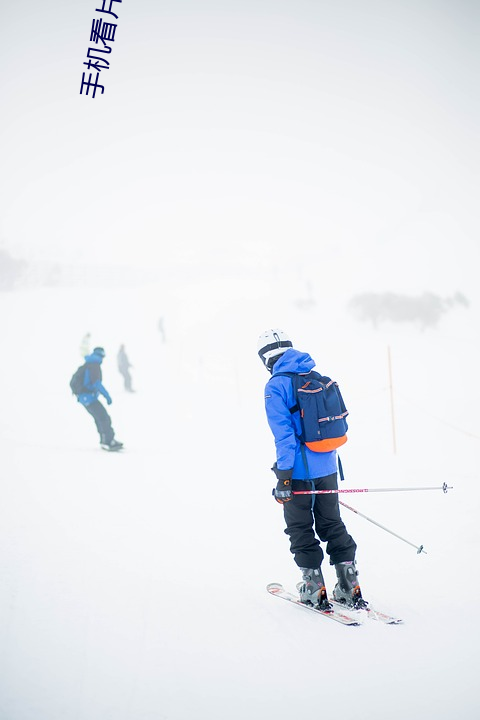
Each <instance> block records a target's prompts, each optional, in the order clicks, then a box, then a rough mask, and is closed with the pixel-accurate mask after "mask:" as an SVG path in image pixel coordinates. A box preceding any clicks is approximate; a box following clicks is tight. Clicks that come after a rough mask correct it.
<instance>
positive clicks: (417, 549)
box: [338, 500, 427, 555]
mask: <svg viewBox="0 0 480 720" xmlns="http://www.w3.org/2000/svg"><path fill="white" fill-rule="evenodd" d="M338 502H339V504H340V505H343V507H346V508H348V510H351V511H352V512H354V513H355V514H356V515H360V517H363V518H365V520H368V522H371V523H373V524H374V525H376V526H377V527H379V528H382V530H385V531H386V532H388V533H390V535H394V536H395V537H396V538H398V539H399V540H403V542H406V543H407V545H411V546H412V547H414V548H415V549H416V551H417V555H420V553H422V552H423V553H425V555H426V554H427V553H426V552H425V550H424V549H423V545H415V543H412V542H410V541H409V540H405V538H403V537H401V536H400V535H397V533H394V532H392V530H389V529H388V528H386V527H384V526H383V525H380V523H378V522H376V521H375V520H372V518H369V517H367V516H366V515H364V514H363V513H361V512H359V511H358V510H355V508H353V507H351V506H350V505H347V504H346V503H344V502H342V501H341V500H339V501H338Z"/></svg>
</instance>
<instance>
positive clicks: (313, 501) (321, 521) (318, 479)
mask: <svg viewBox="0 0 480 720" xmlns="http://www.w3.org/2000/svg"><path fill="white" fill-rule="evenodd" d="M257 349H258V354H259V356H260V358H261V360H262V362H263V363H264V365H265V367H266V368H267V370H268V371H269V372H270V373H272V377H271V379H270V380H269V381H268V383H267V385H266V387H265V409H266V413H267V420H268V423H269V425H270V429H271V431H272V433H273V436H274V438H275V446H276V455H277V460H276V462H275V463H274V465H273V468H272V470H273V471H274V473H275V475H276V478H277V486H276V488H275V489H274V490H273V495H274V497H275V500H276V501H277V502H279V503H281V504H282V505H283V510H284V517H285V523H286V526H287V527H286V530H285V533H286V534H287V535H288V536H289V537H290V551H291V553H292V554H293V556H294V559H295V562H296V564H297V565H298V567H299V568H300V570H301V571H302V577H303V583H300V584H299V585H298V586H297V587H298V589H299V592H300V600H301V601H302V602H305V603H310V604H313V605H316V606H318V607H320V608H322V609H326V610H328V609H329V607H330V606H329V602H328V597H327V592H326V589H325V582H324V579H323V575H322V570H321V564H322V560H323V557H324V553H323V550H322V548H321V546H320V542H319V539H320V540H321V541H322V542H326V543H327V546H326V551H327V553H328V555H329V556H330V564H331V565H335V570H336V574H337V580H338V582H337V584H336V585H335V588H334V590H333V597H334V598H335V600H337V601H339V602H342V603H345V605H347V606H348V607H357V608H359V607H365V606H366V603H365V601H364V600H363V598H362V593H361V590H360V586H359V584H358V580H357V575H358V572H357V569H356V564H355V551H356V547H357V546H356V544H355V542H354V540H353V538H352V537H351V536H350V535H349V534H348V532H347V529H346V527H345V525H344V523H343V521H342V519H341V517H340V508H339V504H338V495H337V494H325V495H293V494H292V491H301V490H336V489H337V488H338V486H337V457H336V450H329V449H328V447H329V446H328V445H327V450H326V451H325V450H323V449H322V450H321V451H319V450H318V448H319V444H318V442H317V443H315V442H313V443H310V442H309V443H308V445H310V446H312V447H315V448H316V449H315V450H312V449H310V448H309V447H307V445H306V444H305V443H304V442H301V441H300V435H301V434H302V424H301V421H300V412H299V407H298V402H300V400H299V399H298V398H297V396H296V393H295V390H294V381H295V380H296V377H297V375H301V376H302V390H303V389H304V388H306V387H307V386H308V384H309V381H308V374H309V373H310V371H311V370H312V369H313V368H314V367H315V363H314V361H313V360H312V358H311V357H310V355H308V354H307V353H304V352H300V351H298V350H294V349H293V346H292V342H291V340H290V339H289V338H288V337H287V335H286V334H285V333H284V332H283V331H282V330H279V329H276V330H266V331H265V332H264V333H263V334H262V335H261V336H260V337H259V339H258V347H257ZM281 373H292V374H293V376H292V375H290V376H285V375H282V374H281ZM310 397H312V396H310ZM317 417H318V415H315V418H317ZM315 422H317V423H318V420H316V421H315ZM317 427H318V426H317ZM345 441H346V436H345V437H344V439H342V442H345ZM322 448H325V445H323V446H322ZM317 536H318V537H317Z"/></svg>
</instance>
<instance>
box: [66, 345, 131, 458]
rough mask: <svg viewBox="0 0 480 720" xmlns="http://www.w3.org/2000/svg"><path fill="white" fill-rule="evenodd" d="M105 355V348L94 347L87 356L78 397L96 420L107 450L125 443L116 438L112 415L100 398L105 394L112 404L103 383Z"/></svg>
mask: <svg viewBox="0 0 480 720" xmlns="http://www.w3.org/2000/svg"><path fill="white" fill-rule="evenodd" d="M104 357H105V350H104V349H103V348H102V347H96V348H94V349H93V352H92V353H91V354H90V355H87V356H86V357H85V372H84V376H83V391H82V392H81V393H79V395H78V396H77V399H78V402H79V403H80V404H81V405H83V407H84V408H85V410H86V411H87V412H89V413H90V415H91V416H92V417H93V419H94V420H95V425H96V426H97V430H98V434H99V435H100V445H101V446H102V448H104V449H105V450H120V449H121V448H122V447H123V443H121V442H118V440H115V433H114V431H113V428H112V421H111V419H110V415H109V414H108V412H107V411H106V409H105V407H104V406H103V405H102V403H101V402H100V400H99V399H98V396H99V395H103V397H104V398H105V400H106V401H107V405H111V404H112V398H111V397H110V395H109V394H108V392H107V390H106V389H105V388H104V386H103V384H102V368H101V365H102V361H103V358H104Z"/></svg>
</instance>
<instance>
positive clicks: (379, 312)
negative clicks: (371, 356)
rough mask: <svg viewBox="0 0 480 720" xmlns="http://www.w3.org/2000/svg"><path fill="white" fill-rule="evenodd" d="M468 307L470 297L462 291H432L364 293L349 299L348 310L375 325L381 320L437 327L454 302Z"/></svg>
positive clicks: (423, 327) (359, 318) (454, 304)
mask: <svg viewBox="0 0 480 720" xmlns="http://www.w3.org/2000/svg"><path fill="white" fill-rule="evenodd" d="M458 305H460V306H462V307H468V305H469V302H468V300H467V298H466V297H465V296H464V295H463V294H462V293H460V292H457V293H455V295H453V296H452V297H446V298H442V297H440V296H439V295H435V294H434V293H431V292H425V293H423V294H422V295H417V296H413V297H410V296H408V295H398V294H396V293H391V292H386V293H363V294H360V295H355V296H354V297H352V298H351V300H350V301H349V303H348V308H349V310H350V311H351V312H352V313H353V315H354V316H355V317H356V318H357V319H358V320H361V321H370V322H371V323H372V324H373V326H374V327H375V328H377V327H378V325H379V324H380V323H381V322H385V321H390V322H395V323H400V322H413V323H415V322H418V323H420V327H421V328H422V330H424V329H425V328H428V327H435V326H436V325H437V324H438V321H439V320H440V318H441V317H442V315H444V314H445V313H446V312H448V311H449V310H451V309H452V308H453V307H455V306H458Z"/></svg>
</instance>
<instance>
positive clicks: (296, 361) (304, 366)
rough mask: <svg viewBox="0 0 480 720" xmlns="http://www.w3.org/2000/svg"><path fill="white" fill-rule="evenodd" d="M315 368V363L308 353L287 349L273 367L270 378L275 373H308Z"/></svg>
mask: <svg viewBox="0 0 480 720" xmlns="http://www.w3.org/2000/svg"><path fill="white" fill-rule="evenodd" d="M314 367H315V362H314V360H312V358H311V357H310V355H309V354H308V353H304V352H300V350H294V348H288V350H286V351H285V352H284V353H283V355H281V357H280V358H279V359H278V360H277V362H276V363H275V365H274V366H273V372H272V377H274V376H275V375H276V374H277V373H282V372H291V373H308V372H310V370H312V369H313V368H314Z"/></svg>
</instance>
